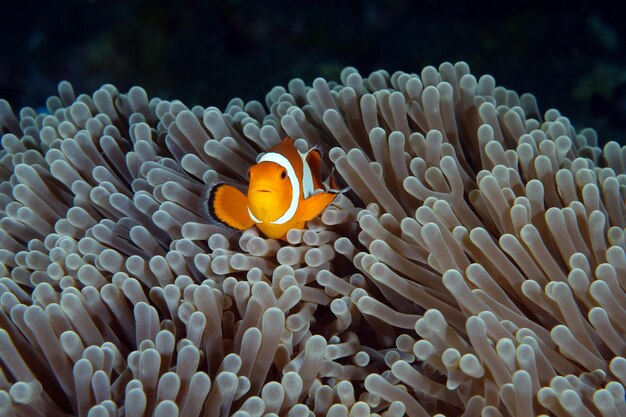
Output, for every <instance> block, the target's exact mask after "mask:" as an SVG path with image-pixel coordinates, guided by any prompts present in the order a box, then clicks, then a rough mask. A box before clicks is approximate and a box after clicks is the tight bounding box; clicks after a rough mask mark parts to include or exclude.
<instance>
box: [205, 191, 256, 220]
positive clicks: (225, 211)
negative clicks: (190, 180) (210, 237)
mask: <svg viewBox="0 0 626 417" xmlns="http://www.w3.org/2000/svg"><path fill="white" fill-rule="evenodd" d="M205 197H206V200H204V201H206V203H205V202H204V201H203V204H205V207H203V211H204V212H205V214H206V215H207V217H208V219H209V220H213V221H215V222H217V223H219V224H222V225H224V226H227V227H230V228H232V229H236V230H246V229H249V228H250V227H252V226H253V225H254V221H253V220H252V219H251V218H250V215H249V214H248V197H246V196H245V194H244V193H242V192H241V191H239V190H238V189H236V188H235V187H233V186H231V185H228V184H224V183H219V184H215V185H214V186H213V187H211V188H209V189H208V190H207V192H206V195H205Z"/></svg>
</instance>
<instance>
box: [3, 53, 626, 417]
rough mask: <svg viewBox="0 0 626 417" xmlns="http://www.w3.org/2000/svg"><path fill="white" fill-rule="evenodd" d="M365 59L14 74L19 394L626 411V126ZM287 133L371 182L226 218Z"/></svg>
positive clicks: (295, 410) (13, 238)
mask: <svg viewBox="0 0 626 417" xmlns="http://www.w3.org/2000/svg"><path fill="white" fill-rule="evenodd" d="M339 78H340V82H337V83H335V82H327V81H326V80H324V79H322V78H317V79H315V80H314V81H313V83H312V85H311V86H307V85H306V84H305V83H304V82H303V81H302V80H300V79H295V80H292V81H291V82H289V83H288V85H287V86H285V87H275V88H273V89H272V90H271V91H270V92H268V94H267V95H266V96H265V97H264V98H263V100H262V101H255V100H253V101H249V102H245V101H244V100H242V99H239V98H234V99H232V100H231V101H230V102H229V103H228V105H227V106H226V108H225V109H223V110H219V109H217V108H215V107H208V108H203V107H201V106H194V107H191V108H189V107H188V106H186V105H185V104H184V103H182V102H180V101H178V100H172V101H168V100H162V99H159V98H149V97H148V94H147V93H146V91H144V90H143V89H141V88H139V87H133V88H131V89H130V91H128V92H127V93H124V92H120V91H119V90H118V89H117V88H115V87H114V86H112V85H110V84H107V85H104V86H102V87H101V88H100V89H98V90H97V91H96V92H95V93H94V94H92V95H87V94H80V95H78V94H76V93H75V91H74V89H73V87H72V86H71V84H69V83H67V82H62V83H60V84H59V87H58V89H59V91H58V94H57V95H55V96H53V97H50V99H48V101H47V102H46V106H47V112H46V113H41V112H40V111H38V110H35V109H33V108H29V107H26V108H23V109H21V110H20V111H19V114H14V113H13V110H12V109H11V106H10V105H9V103H7V102H6V101H4V100H0V131H1V132H0V133H2V137H1V139H0V142H1V145H2V147H1V148H0V415H2V416H4V415H7V416H18V417H19V416H31V415H32V416H35V415H46V416H53V417H56V416H59V417H61V416H66V415H77V416H81V417H85V416H86V417H100V416H102V417H111V416H129V417H131V416H132V417H139V416H143V417H148V416H155V417H176V416H185V417H196V416H198V417H200V416H219V417H226V416H236V417H251V416H254V417H260V416H264V415H266V416H280V417H284V416H288V417H299V416H302V417H309V416H311V415H314V416H316V417H348V416H349V417H361V416H363V417H401V416H404V415H409V416H424V415H439V416H441V415H448V416H452V415H464V416H503V417H508V416H514V417H525V416H530V415H557V416H623V415H626V402H625V389H624V386H625V384H626V359H625V357H626V336H625V335H626V324H625V323H626V311H625V310H624V305H626V279H625V277H626V238H625V236H626V233H625V231H624V225H626V217H625V216H626V203H625V199H626V147H624V146H623V145H620V144H618V143H616V142H609V143H608V144H606V145H604V147H602V148H600V147H599V141H598V137H597V134H596V133H595V132H594V131H593V130H591V129H582V130H576V129H575V128H574V125H573V124H572V122H571V121H570V120H569V119H568V118H566V117H565V116H564V115H562V114H561V113H560V112H558V111H557V110H555V109H550V110H548V111H546V112H545V113H543V114H542V113H540V112H539V110H538V109H539V107H538V105H537V102H536V99H535V98H534V96H532V95H530V94H523V95H521V96H520V95H518V94H517V93H515V92H514V91H511V90H508V89H506V88H504V87H501V86H497V85H496V82H495V79H494V78H493V77H491V76H489V75H483V76H480V77H476V76H475V75H473V74H471V73H470V69H469V66H468V65H467V64H466V63H464V62H457V63H454V64H453V63H443V64H441V65H440V66H439V67H437V68H435V67H432V66H429V67H426V68H424V69H423V70H422V71H421V72H419V73H405V72H401V71H397V72H394V73H389V72H387V71H384V70H379V71H375V72H373V73H371V74H369V75H364V74H360V73H359V72H358V71H357V70H356V69H355V68H351V67H348V68H345V69H344V70H343V71H342V72H341V74H340V77H339ZM285 136H289V137H293V138H302V139H304V140H300V139H299V140H296V142H295V143H294V145H295V146H296V148H297V149H298V150H299V151H300V158H301V159H302V162H303V166H305V167H306V154H304V152H305V149H306V148H307V147H309V146H310V147H311V148H314V147H316V146H317V147H318V148H319V149H320V150H324V151H325V153H326V155H328V159H327V160H324V162H323V166H324V167H327V168H329V171H330V172H336V174H335V176H334V178H335V179H336V180H338V182H339V183H341V184H342V186H344V187H348V189H349V191H348V189H345V190H343V191H344V193H341V194H339V195H337V196H336V198H335V199H334V201H333V202H332V203H331V204H330V205H329V206H328V207H327V208H326V209H325V210H324V211H323V212H322V213H321V215H320V216H318V217H317V218H314V219H312V220H310V221H308V222H307V224H306V225H305V226H304V228H303V229H291V230H289V231H288V232H287V233H286V235H285V239H286V240H277V239H268V238H266V237H265V236H264V235H263V234H262V233H261V232H260V231H259V230H258V229H257V228H256V227H251V228H249V229H248V230H245V231H243V232H241V233H236V232H234V231H232V230H230V229H227V228H224V227H220V226H219V225H217V224H212V223H207V221H205V220H204V219H205V217H204V215H205V213H204V211H206V207H203V206H202V204H201V201H202V199H203V198H205V197H206V196H205V194H206V189H207V186H208V185H210V184H216V183H225V184H229V185H231V186H234V187H236V188H238V189H240V190H244V189H245V186H246V184H245V170H246V168H247V166H248V165H250V164H253V163H254V161H255V157H256V158H257V159H256V160H257V161H261V160H262V159H264V158H266V155H267V153H265V152H268V150H270V149H272V147H274V146H276V145H277V144H278V143H280V141H281V140H282V139H283V138H284V137H285ZM305 141H306V143H305ZM311 148H309V149H311ZM257 155H258V156H257ZM269 159H272V156H271V155H270V157H269ZM282 163H283V164H284V161H283V162H282ZM297 163H298V161H297V159H296V165H297ZM279 165H280V163H279ZM284 165H286V164H284ZM284 165H281V166H283V168H286V167H285V166H284ZM286 169H287V170H288V168H286ZM325 171H326V170H325ZM296 174H297V175H300V174H302V177H303V186H302V187H301V189H300V188H298V189H297V190H296V191H295V192H293V194H292V200H291V203H292V204H291V206H293V203H294V202H295V203H296V204H297V201H298V200H299V199H300V198H306V197H307V193H310V192H311V188H312V181H309V180H308V179H306V178H305V177H307V176H308V174H307V173H306V168H303V171H302V172H297V173H293V174H292V175H291V176H290V177H289V180H290V181H291V183H292V185H293V184H294V183H297V181H296V180H295V177H296ZM327 178H328V177H327ZM344 183H345V184H344ZM324 185H325V186H326V188H327V189H326V190H323V191H326V192H333V190H329V189H328V188H330V183H326V182H325V183H324ZM312 192H313V193H315V192H317V190H312ZM205 206H206V204H205ZM291 206H290V207H291ZM250 214H251V217H252V213H250ZM252 218H253V219H254V217H252ZM254 220H255V221H256V219H254Z"/></svg>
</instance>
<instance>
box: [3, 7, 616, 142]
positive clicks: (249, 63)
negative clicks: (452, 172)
mask: <svg viewBox="0 0 626 417" xmlns="http://www.w3.org/2000/svg"><path fill="white" fill-rule="evenodd" d="M490 3H491V2H481V1H471V2H470V1H457V0H450V1H444V0H440V1H421V2H418V1H409V0H386V1H350V0H348V1H334V2H324V1H321V2H320V1H317V2H294V1H271V2H270V1H247V2H245V1H242V0H231V1H224V2H202V1H188V2H170V1H164V0H149V1H148V0H129V1H125V2H119V3H117V4H115V3H114V2H110V1H98V0H92V1H60V2H49V1H46V2H44V1H19V2H16V1H10V2H9V1H6V0H5V1H4V2H3V6H2V12H1V13H0V28H1V30H2V36H0V43H1V45H0V97H2V98H5V99H7V100H9V101H10V102H11V104H12V105H13V107H14V109H16V110H17V109H19V108H20V107H21V106H25V105H28V106H32V107H41V106H43V105H44V103H45V99H46V98H47V97H48V96H49V95H51V94H54V93H55V91H56V85H57V83H58V82H59V81H60V80H64V79H65V80H69V81H70V82H71V83H72V84H73V85H74V87H75V88H76V90H77V92H86V93H91V92H93V91H94V90H95V89H96V88H98V87H99V86H100V85H101V84H103V83H112V84H115V85H116V86H117V87H118V88H120V89H121V90H126V89H128V88H129V87H131V86H133V85H141V86H142V87H144V88H145V89H146V90H147V91H148V94H149V95H150V96H159V97H162V98H165V99H180V100H182V101H183V102H185V103H186V104H188V105H194V104H200V105H203V106H209V105H215V106H217V107H220V108H223V107H224V106H225V104H226V103H227V102H228V100H229V99H230V98H232V97H242V98H243V99H246V100H248V99H261V100H262V99H263V97H264V95H265V93H266V92H267V91H269V89H270V88H271V87H273V86H275V85H286V84H287V82H288V81H289V80H290V79H291V78H293V77H300V78H302V79H304V81H305V82H307V83H310V82H311V81H312V80H313V79H314V78H315V77H317V76H322V77H324V78H326V79H329V80H337V79H338V75H339V71H340V70H341V69H342V68H343V67H344V66H346V65H352V66H355V67H357V68H358V69H359V71H360V72H361V73H362V74H368V73H369V72H371V71H372V70H375V69H379V68H384V69H387V70H388V71H389V72H390V73H391V72H393V71H395V70H403V71H407V72H416V71H420V70H421V69H422V68H423V67H424V66H426V65H435V66H438V65H439V64H440V63H441V62H443V61H451V62H455V61H458V60H464V61H466V62H468V63H469V64H470V67H471V69H472V72H473V73H474V74H476V75H481V74H485V73H489V74H491V75H493V76H494V77H495V78H496V81H497V82H498V84H499V85H504V86H505V87H507V88H511V89H515V90H517V91H518V92H519V93H523V92H531V93H533V94H535V95H536V96H537V98H538V101H539V105H540V107H541V109H542V110H546V109H548V108H551V107H554V108H557V109H559V110H560V111H561V112H562V113H563V114H564V115H566V116H568V117H570V119H571V120H572V121H573V123H574V125H575V126H576V127H577V128H579V129H580V128H582V127H585V126H591V127H594V128H596V129H597V130H598V131H599V132H600V137H601V139H603V140H605V141H606V140H618V141H620V142H621V143H624V142H625V140H626V87H625V86H626V52H625V51H626V28H625V25H624V21H623V19H624V16H625V11H624V10H625V7H624V6H621V5H620V3H622V2H618V1H613V2H585V3H580V4H578V3H576V2H568V3H565V2H563V3H562V5H556V4H550V3H547V2H541V3H539V2H519V1H515V2H508V3H506V2H493V4H490Z"/></svg>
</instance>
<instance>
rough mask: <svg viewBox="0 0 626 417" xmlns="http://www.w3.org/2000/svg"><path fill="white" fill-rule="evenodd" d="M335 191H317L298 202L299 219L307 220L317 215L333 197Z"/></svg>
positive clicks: (335, 195)
mask: <svg viewBox="0 0 626 417" xmlns="http://www.w3.org/2000/svg"><path fill="white" fill-rule="evenodd" d="M335 197H337V194H335V193H328V192H321V193H320V192H318V193H317V194H314V195H312V196H311V197H309V198H307V199H305V200H304V201H302V202H300V210H299V213H298V217H299V220H303V221H309V220H311V219H313V218H314V217H315V216H317V215H319V214H320V213H321V212H322V211H323V210H324V209H325V208H326V207H327V206H328V205H329V204H330V203H331V202H332V201H333V200H334V199H335Z"/></svg>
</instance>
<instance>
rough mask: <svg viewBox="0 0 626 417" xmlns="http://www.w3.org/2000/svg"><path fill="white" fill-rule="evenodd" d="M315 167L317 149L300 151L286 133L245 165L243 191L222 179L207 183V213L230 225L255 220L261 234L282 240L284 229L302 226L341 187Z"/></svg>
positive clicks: (240, 226)
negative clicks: (246, 181) (245, 189)
mask: <svg viewBox="0 0 626 417" xmlns="http://www.w3.org/2000/svg"><path fill="white" fill-rule="evenodd" d="M320 168H321V155H320V153H319V151H318V150H317V149H315V148H312V149H310V150H309V151H308V152H305V153H303V152H300V151H298V149H297V148H296V147H295V146H294V141H293V139H291V138H289V137H286V138H285V139H283V140H282V141H281V142H280V143H279V144H278V145H276V146H275V147H273V148H272V149H270V150H269V151H268V152H266V153H264V154H261V155H260V156H259V158H258V160H257V163H256V164H255V165H253V166H251V167H250V170H249V177H250V181H249V185H248V193H247V195H245V194H244V193H242V192H241V191H239V190H238V189H237V188H235V187H233V186H231V185H228V184H223V183H220V184H216V185H215V186H213V187H211V188H210V189H209V190H208V193H207V202H206V209H207V211H208V215H209V217H210V218H212V219H214V220H216V221H217V222H219V223H221V224H223V225H226V226H228V227H231V228H233V229H237V230H246V229H248V228H250V227H252V226H253V225H256V226H257V227H258V228H259V229H260V230H261V231H262V232H263V233H264V234H265V235H266V236H267V237H270V238H275V239H279V238H280V239H284V238H285V235H286V233H287V232H288V231H289V230H290V229H293V228H296V229H302V228H303V227H304V225H305V223H306V222H307V221H309V220H311V219H313V218H314V217H316V216H317V215H318V214H320V213H321V212H322V211H323V210H324V209H325V208H326V207H327V206H328V205H329V204H330V203H331V202H332V201H333V200H334V199H335V197H336V196H337V194H339V193H340V192H342V191H343V190H340V189H337V188H336V187H335V185H334V183H333V180H332V178H330V179H329V185H325V184H324V183H323V182H322V180H321V176H320Z"/></svg>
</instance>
